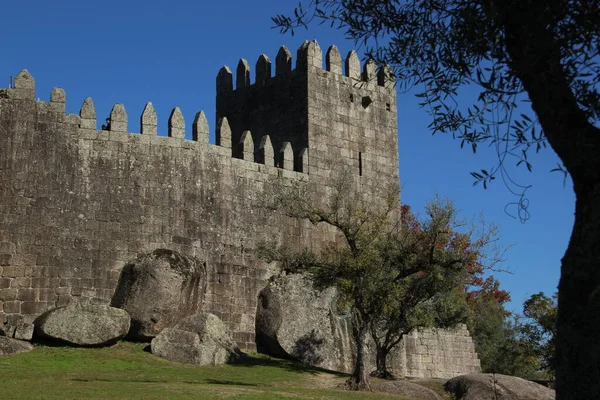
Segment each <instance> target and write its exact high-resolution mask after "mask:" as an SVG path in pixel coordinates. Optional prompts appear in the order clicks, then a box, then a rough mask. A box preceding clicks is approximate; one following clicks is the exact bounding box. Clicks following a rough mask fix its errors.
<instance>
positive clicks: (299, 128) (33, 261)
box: [0, 42, 398, 349]
mask: <svg viewBox="0 0 600 400" xmlns="http://www.w3.org/2000/svg"><path fill="white" fill-rule="evenodd" d="M320 52H321V50H320V49H319V48H318V45H317V44H316V42H311V43H308V42H307V44H305V45H303V47H301V48H300V49H299V50H298V61H297V62H296V68H295V69H291V58H289V57H288V58H287V59H286V61H285V62H286V63H287V64H286V65H288V66H289V68H288V69H287V70H286V71H281V68H279V69H276V72H277V73H276V75H275V76H273V77H268V76H266V75H265V74H266V70H265V68H264V65H263V67H260V66H259V68H257V81H256V82H255V83H253V84H251V83H250V80H249V68H247V63H241V65H242V66H243V67H242V68H238V79H237V86H238V87H237V88H236V89H235V90H234V89H233V86H232V85H229V86H228V85H227V82H229V83H231V84H232V83H233V76H232V74H229V75H227V71H228V69H227V68H226V67H225V68H224V69H223V70H222V71H221V73H220V74H219V76H218V78H217V91H218V93H219V104H221V106H219V107H218V114H219V115H218V116H219V119H218V126H217V129H216V134H217V135H216V136H217V138H218V144H217V145H212V144H209V143H208V132H209V127H208V124H207V122H206V117H205V116H204V114H203V113H201V112H200V113H198V114H197V115H196V116H195V118H194V120H193V123H192V140H186V139H185V125H186V121H185V119H184V118H183V116H182V115H181V112H180V110H179V109H178V108H175V109H174V110H173V112H172V113H171V116H170V118H169V122H168V132H169V137H159V136H157V135H156V134H157V126H156V121H157V118H156V113H155V112H154V109H153V107H152V104H151V103H149V104H147V105H146V108H145V109H144V112H143V114H142V116H141V118H140V127H139V131H140V133H141V134H136V133H131V132H129V127H130V126H131V125H132V124H130V123H129V119H130V118H129V117H128V115H127V113H126V110H125V107H124V106H123V105H120V104H117V105H115V106H114V107H113V110H112V112H111V120H112V124H111V131H101V130H97V121H96V112H95V108H94V104H93V101H92V100H91V99H89V98H88V99H86V100H85V101H84V102H83V105H82V108H81V111H80V115H65V104H66V101H67V100H66V94H65V92H64V90H62V89H59V88H56V89H54V90H53V91H52V93H51V96H50V97H51V98H50V102H43V101H36V100H35V98H36V97H37V95H36V92H35V81H34V79H33V77H32V76H31V75H30V74H29V73H28V72H27V71H23V72H21V73H20V74H19V75H18V76H17V78H16V79H15V85H14V88H9V89H3V90H2V91H0V149H1V151H0V329H1V330H3V331H4V332H6V333H8V334H9V335H10V336H14V337H17V338H25V339H28V338H30V337H31V334H32V322H33V321H34V319H35V318H36V317H37V316H38V315H40V314H41V313H43V312H45V311H46V310H48V309H51V308H53V307H56V306H62V305H66V304H68V303H70V302H73V301H77V302H93V303H108V302H109V301H110V298H111V296H112V294H113V291H114V289H115V286H116V283H117V280H118V277H119V273H120V271H121V269H122V267H123V266H124V265H125V264H126V263H127V262H129V261H131V260H132V259H134V258H135V257H136V256H137V255H138V254H140V253H145V252H150V251H152V250H154V249H156V248H168V249H173V250H176V251H180V252H182V253H184V254H189V255H192V256H196V257H198V258H199V259H202V260H204V261H206V263H207V268H208V276H209V278H208V279H209V282H208V291H207V296H206V300H205V310H206V311H210V312H213V313H215V314H217V315H218V316H220V317H221V318H222V319H223V320H224V321H225V322H226V323H227V324H228V325H229V326H230V328H231V329H232V331H233V332H234V335H235V339H236V340H237V341H238V342H239V344H240V345H241V346H242V347H243V348H245V349H253V348H254V347H255V344H254V316H255V310H256V301H257V294H258V292H259V290H260V289H261V288H262V287H264V283H265V279H267V278H268V277H269V276H270V275H271V274H272V271H270V270H269V268H268V267H269V266H267V265H264V263H261V262H259V261H258V260H256V258H255V257H254V255H253V250H254V248H255V247H256V244H257V243H258V241H260V240H262V239H271V238H273V237H276V238H278V240H279V241H280V242H282V243H286V244H288V245H291V246H295V247H296V248H311V249H316V248H319V247H320V246H323V245H325V244H327V243H330V242H332V241H335V240H336V235H335V234H334V232H332V231H331V230H327V229H325V228H324V227H323V226H320V227H318V228H314V227H313V226H312V225H311V224H310V223H309V222H308V221H295V220H291V219H288V218H286V217H283V216H281V215H277V214H274V213H272V212H271V211H269V210H267V209H266V208H264V207H263V205H264V203H265V199H266V198H267V197H268V196H269V189H268V185H271V184H272V182H273V181H278V182H280V183H282V184H287V183H291V182H313V183H315V182H316V183H317V185H315V186H314V187H316V188H317V190H319V191H321V192H322V193H318V194H317V195H316V197H317V198H320V199H321V200H324V199H326V198H327V194H328V192H329V191H328V188H327V186H326V185H327V183H326V182H327V178H328V177H330V176H331V172H332V171H334V170H336V169H340V168H342V167H349V168H350V169H351V173H352V174H354V175H355V179H356V180H357V183H358V185H359V187H362V189H361V192H362V193H361V194H362V195H365V196H375V195H374V194H372V190H370V185H371V184H372V182H375V181H377V182H380V181H386V180H388V181H389V183H390V184H396V183H397V182H398V167H397V165H398V164H397V151H396V148H397V145H396V143H397V142H396V136H397V135H396V130H395V120H396V114H395V92H394V90H393V88H390V87H385V85H383V83H385V82H384V81H382V82H381V83H382V85H379V84H378V82H377V81H376V80H375V81H373V80H372V79H371V78H373V76H370V75H369V74H367V73H366V74H365V76H364V77H365V79H363V78H362V75H361V74H360V62H358V64H356V63H354V64H352V65H350V68H349V69H348V73H353V71H354V69H356V68H358V75H356V74H355V75H356V76H355V77H352V76H343V75H342V74H341V70H338V69H336V67H335V66H336V65H338V64H339V65H341V57H339V53H337V54H335V53H334V54H332V55H331V56H329V55H328V56H327V63H328V66H329V67H328V70H324V69H323V68H322V55H321V54H320ZM280 53H281V51H280ZM288 53H289V52H288ZM354 57H355V54H354ZM261 58H262V57H261ZM262 59H263V61H264V58H262ZM352 60H354V58H353V59H352ZM259 61H261V60H260V59H259ZM355 61H358V59H357V58H356V60H355ZM261 62H262V61H261ZM263 64H264V62H263ZM330 64H331V65H333V67H331V65H330ZM261 68H262V69H261ZM353 68H354V69H353ZM269 71H270V65H269ZM369 71H370V70H369ZM369 71H367V69H366V67H365V72H369ZM369 73H372V71H371V72H369ZM261 74H262V75H261ZM269 75H270V72H269ZM261 76H262V78H261ZM284 81H285V82H288V83H287V84H284V83H281V82H284ZM299 88H300V89H299ZM263 91H264V92H265V93H274V92H276V93H279V94H278V95H277V96H275V97H276V98H278V99H285V98H290V99H292V100H290V101H292V103H293V104H288V105H289V106H290V107H289V109H287V107H284V108H286V109H287V111H286V112H287V114H286V115H287V119H285V121H283V122H281V124H280V125H276V124H275V125H268V126H267V125H264V123H263V122H264V121H266V119H267V117H268V116H269V115H276V114H277V113H278V111H277V110H275V111H274V110H273V108H274V107H277V103H276V102H275V103H265V104H262V105H261V106H260V107H258V109H260V112H259V111H257V110H258V109H257V110H254V111H251V112H250V111H248V115H250V116H249V117H247V118H246V119H245V120H242V119H240V118H241V117H240V115H241V114H240V111H239V109H240V107H242V106H243V101H242V100H240V99H246V101H250V100H252V99H248V98H247V94H248V93H249V92H252V93H258V94H257V96H258V98H259V99H263V100H264V101H267V100H266V99H267V98H269V96H267V95H264V94H261V93H262V92H263ZM353 91H354V92H355V93H356V96H357V98H359V95H360V94H361V93H371V97H372V98H374V99H375V98H377V99H381V100H382V101H380V102H379V103H375V102H373V103H372V104H369V105H368V106H366V107H365V106H363V105H362V104H361V103H355V102H353V101H350V97H349V95H348V93H350V92H353ZM342 93H343V94H342ZM342 97H344V99H343V101H342ZM223 98H229V101H233V102H234V103H235V104H232V105H231V109H225V108H224V107H223V106H222V103H221V99H223ZM263 100H261V101H263ZM222 101H224V100H222ZM236 102H237V103H236ZM386 103H387V104H394V106H393V107H391V108H390V107H387V108H386ZM236 104H237V105H236ZM253 104H254V102H253ZM294 104H298V106H294ZM242 108H243V107H242ZM269 110H270V111H269ZM310 110H313V111H310ZM242 114H243V113H242ZM228 119H230V120H231V121H232V123H231V127H230V125H229V122H228ZM328 121H329V122H328ZM340 121H342V122H340ZM365 121H366V122H365ZM328 123H330V125H331V129H330V130H329V132H328V136H327V137H324V136H325V132H324V128H323V126H324V125H326V124H328ZM242 124H247V125H248V127H242ZM232 128H233V129H232ZM248 128H252V129H254V130H255V131H256V132H252V131H242V130H244V129H248ZM275 129H277V131H274V130H275ZM302 132H304V133H302ZM375 134H377V136H378V138H377V139H373V136H374V135H375ZM303 135H304V136H303ZM298 136H300V137H301V139H298ZM271 137H272V138H273V143H271V139H270V138H271ZM330 144H331V148H330V149H329V151H327V150H328V149H327V146H329V145H330ZM309 155H311V156H310V157H309ZM359 161H360V163H359ZM383 163H386V164H387V165H388V167H387V170H386V171H385V174H384V173H383V172H382V171H383V170H382V168H380V167H379V164H383ZM321 183H322V184H321Z"/></svg>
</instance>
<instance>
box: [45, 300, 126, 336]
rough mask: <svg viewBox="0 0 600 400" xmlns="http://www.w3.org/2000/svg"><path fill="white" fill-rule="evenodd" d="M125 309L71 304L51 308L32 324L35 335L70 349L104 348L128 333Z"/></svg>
mask: <svg viewBox="0 0 600 400" xmlns="http://www.w3.org/2000/svg"><path fill="white" fill-rule="evenodd" d="M129 326H130V318H129V314H127V312H126V311H125V310H121V309H119V308H114V307H109V306H106V305H81V304H73V305H68V306H66V307H58V308H54V309H52V310H50V311H48V312H46V313H44V314H42V315H41V316H40V317H39V318H38V319H36V321H35V336H37V337H41V338H46V339H50V340H56V341H59V342H62V343H66V344H70V345H73V346H107V345H110V344H113V343H115V342H117V341H118V340H119V339H121V338H123V337H124V336H125V335H126V334H127V332H128V331H129Z"/></svg>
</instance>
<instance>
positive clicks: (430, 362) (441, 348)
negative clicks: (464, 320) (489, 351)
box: [401, 324, 481, 379]
mask: <svg viewBox="0 0 600 400" xmlns="http://www.w3.org/2000/svg"><path fill="white" fill-rule="evenodd" d="M402 355H403V362H402V364H403V365H402V367H401V368H403V369H404V372H403V374H402V376H406V377H408V378H444V379H446V378H447V379H450V378H453V377H455V376H457V375H462V374H471V373H480V372H481V363H480V361H479V358H478V357H477V352H476V351H475V345H474V344H473V340H472V339H471V336H470V335H469V331H468V330H467V327H466V325H464V324H460V325H458V326H457V327H456V328H455V329H425V330H421V331H414V332H411V333H410V334H409V335H405V336H404V337H403V339H402Z"/></svg>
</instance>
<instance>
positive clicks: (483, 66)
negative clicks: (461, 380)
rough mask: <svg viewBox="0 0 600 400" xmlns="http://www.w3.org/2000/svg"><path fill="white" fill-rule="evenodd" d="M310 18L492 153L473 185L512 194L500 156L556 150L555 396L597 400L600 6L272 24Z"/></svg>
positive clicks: (333, 6) (562, 0)
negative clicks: (566, 209)
mask: <svg viewBox="0 0 600 400" xmlns="http://www.w3.org/2000/svg"><path fill="white" fill-rule="evenodd" d="M314 19H320V20H322V21H329V22H331V23H332V24H333V25H336V26H337V27H339V28H342V29H344V30H345V32H346V35H347V37H349V38H351V39H354V40H356V41H357V42H360V43H361V44H364V45H365V46H366V53H367V54H368V56H371V57H373V58H375V59H376V60H378V61H380V62H381V63H387V64H390V65H391V66H392V67H393V69H394V71H395V75H396V77H397V78H398V79H399V84H400V88H410V87H415V88H417V89H418V90H419V93H418V96H419V97H420V98H421V99H422V103H421V104H422V105H423V106H426V107H428V110H429V112H430V114H431V116H432V123H431V125H430V127H431V129H432V130H433V132H434V133H435V132H441V133H452V134H453V135H454V136H455V137H456V138H458V139H460V141H461V146H463V145H465V144H467V145H469V146H470V147H471V148H472V149H473V151H476V150H477V146H478V144H481V143H487V144H490V145H493V146H495V148H496V151H497V155H498V158H497V159H496V160H494V164H493V165H494V166H493V168H491V169H483V170H481V171H480V172H474V173H473V176H474V177H475V179H476V182H482V183H483V185H484V186H487V184H489V183H490V182H491V181H492V180H493V179H494V178H496V177H497V176H500V177H501V178H502V179H503V180H504V181H505V183H506V184H507V186H509V187H510V185H512V181H511V179H510V177H509V176H507V170H506V168H505V167H506V163H507V161H508V160H509V159H510V157H516V158H517V159H518V160H517V164H518V165H522V166H525V167H526V168H527V169H529V170H531V168H532V166H531V164H530V162H529V161H528V158H527V155H528V152H529V151H530V150H531V149H532V148H533V149H535V150H539V149H540V148H543V147H545V146H546V145H547V144H549V145H550V147H551V148H552V149H553V150H554V151H555V152H556V154H557V155H558V157H559V158H560V160H561V161H562V165H559V166H558V170H560V171H562V172H564V173H565V175H566V174H569V175H570V176H571V178H572V181H573V189H574V192H575V197H576V204H575V223H574V226H573V232H572V235H571V240H570V242H569V246H568V248H567V251H566V253H565V256H564V257H563V259H562V266H561V278H560V283H559V291H558V317H557V335H556V365H557V369H556V392H557V398H558V399H589V398H600V342H598V341H597V338H598V337H599V336H600V315H599V314H598V313H597V312H596V310H597V309H598V307H599V306H600V296H598V295H597V288H598V287H600V265H599V264H600V247H599V246H597V243H598V242H599V241H600V129H599V128H598V122H599V119H600V93H599V90H598V86H599V83H600V66H599V65H598V59H599V57H598V56H599V55H600V25H599V24H598V21H599V20H600V5H599V4H598V1H597V0H548V1H533V0H524V1H523V0H506V1H494V0H475V1H470V0H469V1H468V0H423V1H417V0H413V1H408V0H407V1H400V0H397V1H392V0H373V1H364V0H348V1H346V0H344V1H342V0H312V1H310V2H309V4H308V6H307V7H304V8H303V7H300V8H298V9H296V11H295V15H294V17H292V18H290V17H287V16H283V15H279V16H277V17H275V18H274V21H275V23H276V25H277V26H279V27H281V28H282V29H283V30H284V31H285V30H289V29H293V28H296V27H299V26H307V25H308V24H310V22H311V21H313V20H314ZM473 87H477V88H479V94H478V95H477V96H476V97H477V98H476V99H475V101H474V103H473V104H472V105H470V106H464V104H465V102H464V99H463V98H461V99H460V101H459V94H460V93H461V92H463V91H464V90H466V89H468V88H473ZM528 105H530V107H531V109H529V108H527V107H528ZM521 110H523V111H521ZM521 189H522V190H521V192H520V194H519V193H518V194H519V196H520V201H519V202H518V204H519V212H520V213H519V216H520V217H521V219H526V214H525V213H526V208H525V207H524V206H523V204H524V203H523V201H522V200H523V199H524V194H525V193H524V191H525V190H526V189H527V187H521Z"/></svg>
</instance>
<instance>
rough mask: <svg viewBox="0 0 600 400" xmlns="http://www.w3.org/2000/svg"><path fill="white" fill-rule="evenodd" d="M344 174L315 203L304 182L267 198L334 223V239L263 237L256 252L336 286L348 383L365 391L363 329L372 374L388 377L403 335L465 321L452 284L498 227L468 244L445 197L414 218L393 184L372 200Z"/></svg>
mask: <svg viewBox="0 0 600 400" xmlns="http://www.w3.org/2000/svg"><path fill="white" fill-rule="evenodd" d="M348 176H349V175H342V177H341V178H339V179H337V180H335V182H334V184H333V185H332V186H333V189H334V190H333V193H332V195H331V198H330V199H329V200H328V202H327V204H325V205H324V206H322V207H319V206H316V205H315V202H314V199H313V198H311V197H310V196H307V195H306V193H311V192H312V190H306V188H305V189H304V191H300V192H299V191H298V190H299V189H298V188H296V187H292V188H289V187H288V188H286V187H285V186H279V187H280V188H282V192H281V193H280V194H278V195H275V196H274V206H273V207H274V208H277V209H279V210H281V211H283V212H284V213H285V214H287V215H288V216H291V217H294V218H308V219H309V220H310V221H311V222H313V223H314V224H320V223H322V224H325V225H327V226H328V227H330V228H333V229H334V230H335V231H336V232H337V233H338V234H339V236H340V239H341V240H340V241H339V243H335V244H332V245H330V246H327V247H325V248H324V249H322V251H320V252H319V251H317V252H311V251H308V250H306V249H305V250H303V251H300V252H298V251H294V250H293V249H290V248H287V247H285V246H283V247H281V246H280V247H278V246H274V245H273V244H271V243H264V244H263V245H262V246H261V248H260V252H259V254H260V257H261V258H263V259H264V260H266V261H269V262H270V261H273V260H278V261H280V262H281V268H282V269H283V270H285V271H288V272H303V273H308V274H310V276H311V278H312V280H313V282H314V283H315V285H316V286H317V287H319V288H324V287H330V286H333V287H335V288H336V289H337V292H338V295H339V296H340V299H339V301H340V302H341V303H343V304H345V305H346V307H347V308H349V309H350V310H351V315H352V322H353V336H354V340H355V342H356V363H355V369H354V371H353V374H352V376H351V378H350V379H349V381H348V385H349V387H350V388H352V389H366V388H368V387H369V383H368V373H367V370H366V367H365V340H366V335H367V334H369V333H370V334H371V335H372V337H373V339H374V342H375V344H376V349H377V370H376V371H375V373H374V374H375V375H377V376H381V377H390V376H391V374H390V373H389V372H388V370H387V366H386V359H387V356H388V354H389V352H390V351H391V349H392V348H393V347H394V346H395V345H396V344H397V343H398V342H399V341H400V340H401V339H402V336H403V335H404V334H407V333H410V332H411V331H412V330H413V329H417V328H422V327H429V326H433V325H437V326H453V325H455V324H456V323H458V322H461V321H464V319H465V318H466V301H465V298H464V296H462V295H461V293H460V291H459V290H458V288H460V287H462V285H464V282H465V281H466V280H467V278H468V276H469V275H470V269H469V266H470V265H471V264H472V263H473V262H474V260H477V259H478V258H480V256H481V255H482V254H483V252H484V251H486V250H487V249H488V247H489V245H490V244H493V243H494V241H495V239H496V233H497V232H496V229H495V228H494V227H489V228H488V227H484V229H482V230H481V233H480V236H478V237H476V238H473V240H472V241H470V242H468V243H467V241H466V240H465V239H466V238H467V237H469V238H470V237H471V235H472V234H474V232H475V231H474V230H473V229H466V230H465V229H463V230H464V233H461V232H459V229H461V228H465V225H464V224H463V223H462V222H461V221H459V220H458V219H457V213H456V210H455V208H454V207H453V205H452V204H451V203H450V202H448V201H443V200H440V199H436V200H434V201H433V202H431V203H430V204H429V205H428V206H427V207H426V211H427V215H428V218H427V219H425V220H420V221H419V220H418V218H416V217H415V216H414V215H413V214H412V213H410V211H409V208H408V207H404V209H403V210H402V213H400V210H399V199H398V191H397V188H393V189H392V190H391V191H390V192H388V193H387V195H385V196H379V197H375V199H377V198H378V199H379V200H380V202H379V204H377V201H374V198H373V197H370V198H358V196H359V192H358V191H356V190H355V189H354V188H353V183H352V180H351V179H348ZM399 215H401V218H400V221H398V216H399ZM491 259H493V260H496V258H494V257H492V258H491Z"/></svg>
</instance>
